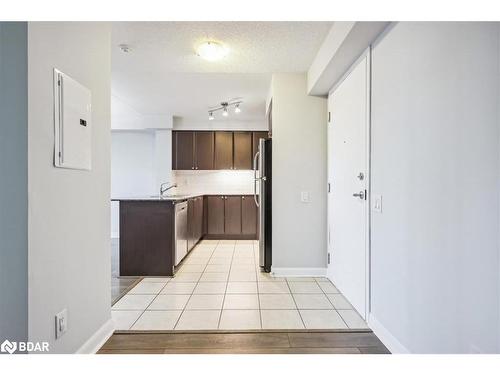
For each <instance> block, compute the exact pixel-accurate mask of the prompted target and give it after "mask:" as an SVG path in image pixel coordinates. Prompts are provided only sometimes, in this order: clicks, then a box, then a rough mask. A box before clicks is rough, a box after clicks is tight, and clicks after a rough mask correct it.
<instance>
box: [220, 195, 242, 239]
mask: <svg viewBox="0 0 500 375" xmlns="http://www.w3.org/2000/svg"><path fill="white" fill-rule="evenodd" d="M224 202H225V203H224V233H225V234H241V196H239V195H238V196H226V198H225V199H224Z"/></svg>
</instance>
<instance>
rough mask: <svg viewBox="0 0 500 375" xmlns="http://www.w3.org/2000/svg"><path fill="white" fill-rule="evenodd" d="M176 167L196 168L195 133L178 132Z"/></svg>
mask: <svg viewBox="0 0 500 375" xmlns="http://www.w3.org/2000/svg"><path fill="white" fill-rule="evenodd" d="M176 133H177V134H176V139H177V142H176V147H175V149H176V157H175V159H176V168H175V169H177V170H188V169H189V170H190V169H194V133H193V132H186V131H182V132H176Z"/></svg>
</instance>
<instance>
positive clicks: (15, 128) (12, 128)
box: [0, 22, 28, 341]
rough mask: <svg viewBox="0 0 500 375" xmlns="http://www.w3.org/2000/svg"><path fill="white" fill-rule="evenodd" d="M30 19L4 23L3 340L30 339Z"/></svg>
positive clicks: (0, 106) (0, 128)
mask: <svg viewBox="0 0 500 375" xmlns="http://www.w3.org/2000/svg"><path fill="white" fill-rule="evenodd" d="M27 52H28V24H27V23H26V22H0V87H1V90H0V175H1V176H2V181H1V183H0V207H1V208H0V296H1V297H0V341H3V340H4V339H9V340H11V341H26V340H27V338H28V240H27V238H28V93H27V90H28V85H27V78H28V74H27V73H28V56H27Z"/></svg>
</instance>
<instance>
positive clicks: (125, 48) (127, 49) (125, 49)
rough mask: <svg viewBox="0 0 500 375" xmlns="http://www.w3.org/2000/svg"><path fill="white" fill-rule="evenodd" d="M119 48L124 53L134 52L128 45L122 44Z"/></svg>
mask: <svg viewBox="0 0 500 375" xmlns="http://www.w3.org/2000/svg"><path fill="white" fill-rule="evenodd" d="M118 48H120V49H121V50H122V52H124V53H129V52H130V51H131V50H132V49H131V48H130V46H129V45H128V44H120V45H118Z"/></svg>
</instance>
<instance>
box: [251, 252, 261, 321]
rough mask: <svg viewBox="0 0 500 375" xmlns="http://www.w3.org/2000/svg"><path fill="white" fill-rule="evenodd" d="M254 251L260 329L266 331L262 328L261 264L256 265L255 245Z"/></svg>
mask: <svg viewBox="0 0 500 375" xmlns="http://www.w3.org/2000/svg"><path fill="white" fill-rule="evenodd" d="M252 249H253V261H254V266H255V284H256V285H257V299H258V300H259V320H260V329H264V327H263V326H262V308H261V306H260V289H259V272H260V263H259V264H255V263H256V262H255V243H252ZM257 267H259V268H257Z"/></svg>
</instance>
